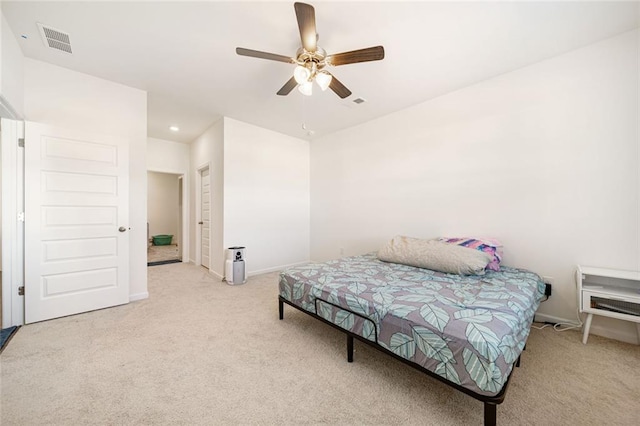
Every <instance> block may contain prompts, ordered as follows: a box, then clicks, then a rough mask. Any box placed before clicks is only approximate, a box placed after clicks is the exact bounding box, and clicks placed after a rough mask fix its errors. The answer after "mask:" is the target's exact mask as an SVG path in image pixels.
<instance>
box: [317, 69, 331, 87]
mask: <svg viewBox="0 0 640 426" xmlns="http://www.w3.org/2000/svg"><path fill="white" fill-rule="evenodd" d="M331 78H332V76H331V74H329V73H327V72H324V71H320V72H319V73H318V74H316V83H318V86H320V89H321V90H322V91H323V92H324V91H325V90H327V89H328V88H329V85H330V84H331Z"/></svg>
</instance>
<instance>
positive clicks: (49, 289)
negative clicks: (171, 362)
mask: <svg viewBox="0 0 640 426" xmlns="http://www.w3.org/2000/svg"><path fill="white" fill-rule="evenodd" d="M128 157H129V146H128V142H127V141H126V140H123V139H119V138H114V137H109V136H102V135H100V136H97V135H87V134H84V133H80V132H76V131H72V130H62V129H56V128H53V127H49V126H46V125H42V124H38V123H30V122H27V123H26V133H25V193H26V197H25V322H26V323H32V322H36V321H43V320H47V319H51V318H58V317H62V316H66V315H72V314H77V313H81V312H87V311H92V310H95V309H101V308H106V307H109V306H115V305H121V304H124V303H128V302H129V235H128V234H129V232H128V220H129V211H128V207H129V158H128Z"/></svg>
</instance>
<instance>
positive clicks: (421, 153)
mask: <svg viewBox="0 0 640 426" xmlns="http://www.w3.org/2000/svg"><path fill="white" fill-rule="evenodd" d="M638 93H639V92H638V33H637V31H634V32H630V33H626V34H623V35H620V36H618V37H615V38H612V39H608V40H605V41H603V42H600V43H597V44H594V45H591V46H588V47H585V48H582V49H579V50H575V51H572V52H569V53H567V54H564V55H561V56H558V57H556V58H553V59H550V60H546V61H543V62H540V63H538V64H535V65H532V66H529V67H526V68H522V69H520V70H517V71H514V72H511V73H508V74H504V75H501V76H498V77H496V78H493V79H490V80H487V81H484V82H481V83H479V84H476V85H473V86H470V87H468V88H465V89H462V90H459V91H457V92H453V93H450V94H447V95H445V96H442V97H440V98H437V99H434V100H432V101H429V102H425V103H422V104H419V105H416V106H414V107H412V108H408V109H406V110H403V111H400V112H397V113H395V114H391V115H388V116H385V117H382V118H380V119H377V120H373V121H371V122H368V123H365V124H363V125H360V126H357V127H353V128H349V129H346V130H343V131H341V132H338V133H336V134H332V135H329V136H326V137H324V138H321V139H318V140H316V141H314V142H313V143H312V146H311V177H312V179H311V182H312V186H311V206H312V213H311V229H312V234H311V243H312V244H311V258H312V259H314V260H325V259H330V258H336V257H339V256H340V248H344V250H345V254H347V255H351V254H356V253H364V252H368V251H374V250H377V249H378V247H379V246H380V245H381V244H382V243H383V242H384V241H386V240H387V239H389V238H391V237H392V236H394V235H396V234H406V235H411V236H416V237H435V236H440V235H449V236H469V235H485V236H494V237H497V238H499V239H500V240H502V241H503V243H504V246H505V257H504V262H505V263H506V264H508V265H513V266H517V267H525V268H528V269H531V270H533V271H535V272H537V273H539V274H540V275H545V276H550V277H553V278H554V279H555V285H554V288H553V289H554V294H553V296H552V297H551V298H550V300H549V301H548V302H546V303H544V304H543V305H542V306H541V308H540V310H539V312H541V313H542V314H546V315H549V316H555V317H559V318H566V319H571V320H574V321H575V318H576V303H577V295H576V288H575V287H576V285H575V282H574V276H573V272H574V270H575V267H576V265H577V264H583V265H590V266H601V267H609V268H621V269H629V270H639V269H640V247H639V244H640V242H639V239H640V230H639V229H638V227H639V226H640V224H639V218H640V211H639V201H640V181H639V178H638V170H639V167H640V164H639V156H638ZM602 320H603V319H602V318H595V319H594V330H596V331H597V330H598V324H600V325H604V324H605V322H604V321H602ZM615 326H616V327H615V329H613V328H612V329H610V330H609V332H610V333H618V334H617V337H624V336H626V337H628V338H629V339H635V337H634V336H635V328H634V327H633V325H632V324H630V323H622V322H616V323H615ZM612 330H613V331H612ZM622 335H624V336H622ZM629 336H631V337H629Z"/></svg>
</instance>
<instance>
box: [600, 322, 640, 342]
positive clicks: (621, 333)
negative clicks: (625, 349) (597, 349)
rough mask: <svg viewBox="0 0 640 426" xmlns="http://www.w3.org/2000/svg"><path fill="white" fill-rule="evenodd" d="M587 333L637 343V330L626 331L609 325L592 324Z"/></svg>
mask: <svg viewBox="0 0 640 426" xmlns="http://www.w3.org/2000/svg"><path fill="white" fill-rule="evenodd" d="M589 334H595V335H597V336H602V337H606V338H609V339H614V340H620V341H621V342H625V343H631V344H633V345H637V344H639V343H638V333H637V332H636V333H633V332H626V331H625V330H618V329H615V328H611V327H603V326H601V325H592V326H591V328H590V329H589Z"/></svg>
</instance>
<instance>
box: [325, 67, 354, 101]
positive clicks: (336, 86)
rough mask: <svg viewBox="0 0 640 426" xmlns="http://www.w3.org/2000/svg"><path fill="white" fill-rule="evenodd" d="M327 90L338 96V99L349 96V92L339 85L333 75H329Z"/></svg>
mask: <svg viewBox="0 0 640 426" xmlns="http://www.w3.org/2000/svg"><path fill="white" fill-rule="evenodd" d="M328 74H331V73H328ZM329 89H331V90H333V91H334V92H335V93H336V95H338V96H340V99H344V98H346V97H347V96H351V90H349V89H347V87H346V86H345V85H344V84H342V83H340V81H339V80H338V79H337V78H336V76H335V75H333V74H331V83H329Z"/></svg>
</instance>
